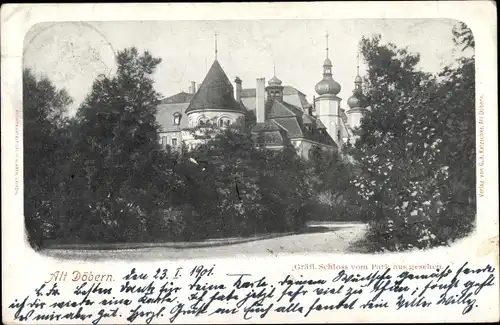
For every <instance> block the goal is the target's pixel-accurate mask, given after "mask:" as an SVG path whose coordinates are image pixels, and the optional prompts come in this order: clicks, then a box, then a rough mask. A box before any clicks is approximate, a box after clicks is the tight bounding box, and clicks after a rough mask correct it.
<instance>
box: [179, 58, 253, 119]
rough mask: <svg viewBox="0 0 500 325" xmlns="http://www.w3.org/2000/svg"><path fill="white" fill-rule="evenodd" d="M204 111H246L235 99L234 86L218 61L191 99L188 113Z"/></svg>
mask: <svg viewBox="0 0 500 325" xmlns="http://www.w3.org/2000/svg"><path fill="white" fill-rule="evenodd" d="M203 109H211V110H231V111H234V110H237V111H244V108H243V106H242V105H241V103H238V102H237V101H236V99H234V88H233V85H232V84H231V82H230V81H229V78H228V77H227V75H226V73H225V72H224V70H223V69H222V67H221V66H220V64H219V61H217V60H215V61H214V63H213V64H212V66H211V67H210V70H208V73H207V75H206V76H205V79H204V80H203V82H202V83H201V86H200V88H199V89H198V91H197V92H196V94H195V95H194V96H193V98H192V99H191V102H190V104H189V107H188V108H187V109H186V113H189V112H191V111H194V110H203Z"/></svg>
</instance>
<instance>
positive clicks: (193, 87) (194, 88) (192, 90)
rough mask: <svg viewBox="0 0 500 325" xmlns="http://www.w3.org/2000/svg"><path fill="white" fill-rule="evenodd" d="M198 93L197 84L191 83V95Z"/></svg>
mask: <svg viewBox="0 0 500 325" xmlns="http://www.w3.org/2000/svg"><path fill="white" fill-rule="evenodd" d="M194 93H196V82H194V81H191V94H194Z"/></svg>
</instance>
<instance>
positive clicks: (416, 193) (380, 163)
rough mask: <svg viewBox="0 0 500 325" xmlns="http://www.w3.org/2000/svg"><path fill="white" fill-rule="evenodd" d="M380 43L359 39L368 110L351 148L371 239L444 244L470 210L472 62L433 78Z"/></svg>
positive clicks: (465, 226) (466, 227)
mask: <svg viewBox="0 0 500 325" xmlns="http://www.w3.org/2000/svg"><path fill="white" fill-rule="evenodd" d="M380 41H381V38H380V37H379V36H375V37H373V38H363V40H362V41H361V52H362V54H363V56H364V59H365V61H366V63H367V65H368V76H367V77H366V89H365V96H366V98H367V102H368V104H369V106H370V108H371V111H370V112H369V113H368V114H366V116H365V117H364V118H363V119H362V124H361V127H360V129H359V140H358V141H357V142H356V145H355V149H354V150H353V151H352V152H353V155H354V157H355V159H356V161H357V165H358V168H359V172H358V173H357V174H356V177H355V178H354V180H353V181H352V184H353V187H354V188H355V189H357V192H358V193H359V195H358V198H359V202H360V203H361V207H362V209H363V210H364V213H365V214H367V217H368V219H369V220H371V228H370V233H369V237H370V238H369V239H370V241H371V242H372V243H373V244H374V248H375V249H388V250H401V249H408V248H412V247H417V248H428V247H432V246H436V245H441V244H446V243H447V242H448V240H449V239H454V238H457V237H460V236H462V235H464V234H465V233H467V232H469V231H470V230H471V227H472V223H473V219H474V214H475V209H474V197H475V166H474V160H475V156H474V155H475V147H474V141H475V138H474V136H475V130H474V63H473V59H472V58H469V59H463V60H460V61H459V66H458V67H456V68H452V67H446V68H445V69H444V70H443V72H442V73H441V74H440V75H439V78H436V77H435V76H432V75H430V74H428V73H424V72H422V71H420V70H419V69H418V67H417V64H418V62H419V56H418V55H416V54H412V53H408V51H407V50H406V49H399V48H397V47H396V46H395V45H393V44H387V45H382V44H381V42H380Z"/></svg>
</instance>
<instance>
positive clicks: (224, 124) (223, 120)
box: [218, 117, 231, 128]
mask: <svg viewBox="0 0 500 325" xmlns="http://www.w3.org/2000/svg"><path fill="white" fill-rule="evenodd" d="M230 124H231V119H230V118H228V117H221V118H220V119H219V122H218V125H219V127H221V128H225V127H228V126H229V125H230Z"/></svg>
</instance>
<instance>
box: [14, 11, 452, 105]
mask: <svg viewBox="0 0 500 325" xmlns="http://www.w3.org/2000/svg"><path fill="white" fill-rule="evenodd" d="M456 23H457V21H455V20H451V19H418V20H417V19H413V20H410V19H369V20H368V19H365V20H363V19H355V20H354V19H349V20H298V19H294V20H237V21H133V22H65V23H42V24H37V25H35V26H33V27H32V28H31V29H30V30H29V31H28V33H27V34H26V36H25V40H24V56H23V59H24V67H29V68H31V69H33V71H34V72H35V73H36V75H37V76H46V77H48V78H49V79H50V80H52V82H53V83H54V84H55V85H56V86H57V87H58V88H65V89H66V90H67V91H68V92H69V94H70V95H71V96H72V97H73V99H74V104H73V105H72V107H70V113H71V114H73V113H75V112H76V109H77V107H78V106H79V105H80V103H81V102H82V100H83V99H84V98H85V96H86V95H87V94H88V93H89V91H90V88H91V85H92V82H93V80H94V78H96V77H97V76H98V75H100V74H105V75H112V74H113V71H115V63H114V60H115V53H116V52H117V51H120V50H123V49H125V48H127V47H131V46H135V47H137V48H138V49H139V50H140V51H144V50H148V51H150V52H151V53H152V55H153V56H155V57H161V58H162V59H163V61H162V63H161V64H160V66H159V67H158V69H157V71H156V72H155V74H154V76H153V78H154V79H155V81H156V84H155V87H156V90H157V91H158V92H160V93H161V94H162V95H163V96H170V95H173V94H176V93H178V92H180V91H188V90H189V85H190V81H196V82H197V83H201V82H202V81H203V78H204V77H205V74H206V72H207V69H208V68H210V66H211V65H212V63H213V61H214V59H215V53H214V43H215V42H214V38H215V37H214V34H215V33H217V48H218V54H217V59H218V61H219V62H220V64H221V66H222V68H223V69H224V71H225V72H226V74H227V76H228V77H229V78H230V80H231V81H233V80H234V78H235V77H236V76H238V77H239V78H240V79H242V80H243V88H255V84H256V81H255V79H256V78H259V77H265V78H266V80H269V79H270V78H271V77H272V76H273V65H275V67H276V76H277V77H278V78H279V79H281V80H282V81H283V84H284V85H290V86H293V87H295V88H297V89H299V90H300V91H302V92H303V93H305V94H306V95H307V98H308V100H309V102H311V103H312V100H313V96H314V95H315V92H314V86H315V85H316V83H317V82H319V81H320V80H321V79H322V64H323V61H324V59H325V56H326V53H325V48H326V38H325V35H326V33H327V32H328V34H329V38H328V40H329V41H328V42H329V45H328V46H329V57H330V59H331V60H332V63H333V68H332V73H333V78H334V79H335V80H337V82H339V83H340V85H341V86H342V90H341V92H340V94H339V96H340V97H341V98H343V99H344V100H343V106H345V102H346V100H347V98H348V97H349V96H350V95H351V93H352V89H353V87H354V84H353V81H354V77H355V76H356V65H357V58H356V57H357V53H358V44H359V41H360V40H361V37H362V36H371V35H374V34H381V35H382V42H383V43H387V42H392V43H395V44H396V45H397V46H399V47H408V49H409V51H410V52H418V53H420V55H421V63H420V65H421V68H422V69H424V70H426V71H429V72H433V73H436V72H438V71H440V70H441V68H442V67H444V66H445V65H447V64H450V63H452V62H453V61H454V60H456V58H457V56H459V55H461V54H460V51H459V50H458V49H457V48H456V47H455V46H454V44H453V41H452V28H453V26H454V24H456ZM360 74H361V75H363V74H364V63H363V62H362V61H361V62H360Z"/></svg>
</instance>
